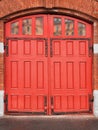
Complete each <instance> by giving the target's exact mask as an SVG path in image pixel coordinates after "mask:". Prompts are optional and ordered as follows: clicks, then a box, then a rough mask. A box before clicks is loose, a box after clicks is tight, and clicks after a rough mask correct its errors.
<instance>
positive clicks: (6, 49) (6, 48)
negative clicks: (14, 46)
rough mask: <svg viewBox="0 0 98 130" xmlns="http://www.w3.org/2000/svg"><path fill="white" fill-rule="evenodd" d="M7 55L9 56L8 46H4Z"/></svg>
mask: <svg viewBox="0 0 98 130" xmlns="http://www.w3.org/2000/svg"><path fill="white" fill-rule="evenodd" d="M4 50H5V55H6V56H8V45H4Z"/></svg>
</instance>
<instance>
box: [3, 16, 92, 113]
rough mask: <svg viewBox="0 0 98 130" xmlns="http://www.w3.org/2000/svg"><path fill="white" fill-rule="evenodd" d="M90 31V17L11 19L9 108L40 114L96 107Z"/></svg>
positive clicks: (7, 83) (7, 52) (7, 82)
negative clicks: (81, 18) (93, 92)
mask: <svg viewBox="0 0 98 130" xmlns="http://www.w3.org/2000/svg"><path fill="white" fill-rule="evenodd" d="M48 25H49V26H48ZM91 31H92V30H91V25H90V24H88V23H86V22H83V21H80V20H78V19H73V18H71V17H66V16H58V15H52V16H51V15H35V16H28V17H23V18H19V19H17V20H15V21H12V22H8V23H7V24H6V39H5V41H6V44H5V86H6V87H5V93H6V99H7V98H8V99H7V100H6V102H5V103H6V110H7V111H8V112H32V113H35V114H37V113H38V114H64V113H67V112H82V111H83V112H86V111H88V112H89V111H91V103H90V97H91V96H92V43H91V42H92V41H91V40H92V39H91V38H92V37H91Z"/></svg>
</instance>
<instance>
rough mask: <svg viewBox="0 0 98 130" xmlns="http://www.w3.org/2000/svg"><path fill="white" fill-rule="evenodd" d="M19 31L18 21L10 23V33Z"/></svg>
mask: <svg viewBox="0 0 98 130" xmlns="http://www.w3.org/2000/svg"><path fill="white" fill-rule="evenodd" d="M18 33H19V22H14V23H12V24H11V34H18Z"/></svg>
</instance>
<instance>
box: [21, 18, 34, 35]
mask: <svg viewBox="0 0 98 130" xmlns="http://www.w3.org/2000/svg"><path fill="white" fill-rule="evenodd" d="M22 34H28V35H31V34H32V19H25V20H23V22H22Z"/></svg>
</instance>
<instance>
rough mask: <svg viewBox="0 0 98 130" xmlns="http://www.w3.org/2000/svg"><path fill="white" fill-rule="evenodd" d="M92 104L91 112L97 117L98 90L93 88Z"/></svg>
mask: <svg viewBox="0 0 98 130" xmlns="http://www.w3.org/2000/svg"><path fill="white" fill-rule="evenodd" d="M93 95H94V105H93V112H94V115H95V116H96V117H98V90H94V92H93Z"/></svg>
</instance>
